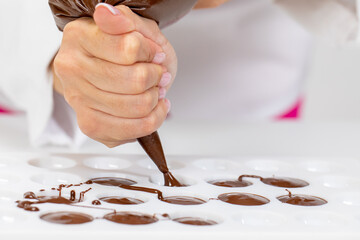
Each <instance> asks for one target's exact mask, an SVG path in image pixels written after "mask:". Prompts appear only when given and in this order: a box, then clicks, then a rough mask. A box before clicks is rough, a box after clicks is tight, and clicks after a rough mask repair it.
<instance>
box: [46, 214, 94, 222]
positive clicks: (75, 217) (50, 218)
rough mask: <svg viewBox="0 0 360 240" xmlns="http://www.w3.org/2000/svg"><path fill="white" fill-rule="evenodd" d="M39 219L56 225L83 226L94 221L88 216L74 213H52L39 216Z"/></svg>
mask: <svg viewBox="0 0 360 240" xmlns="http://www.w3.org/2000/svg"><path fill="white" fill-rule="evenodd" d="M40 218H41V219H42V220H44V221H47V222H51V223H57V224H83V223H88V222H92V221H93V220H94V218H93V217H92V216H90V215H87V214H84V213H76V212H53V213H47V214H44V215H41V216H40Z"/></svg>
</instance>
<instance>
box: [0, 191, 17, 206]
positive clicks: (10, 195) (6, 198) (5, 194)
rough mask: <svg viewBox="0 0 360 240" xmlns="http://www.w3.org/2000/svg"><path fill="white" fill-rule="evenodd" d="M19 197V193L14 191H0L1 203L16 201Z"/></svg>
mask: <svg viewBox="0 0 360 240" xmlns="http://www.w3.org/2000/svg"><path fill="white" fill-rule="evenodd" d="M17 198H18V195H17V194H16V193H14V192H10V191H0V204H1V203H9V202H10V201H14V200H16V199H17Z"/></svg>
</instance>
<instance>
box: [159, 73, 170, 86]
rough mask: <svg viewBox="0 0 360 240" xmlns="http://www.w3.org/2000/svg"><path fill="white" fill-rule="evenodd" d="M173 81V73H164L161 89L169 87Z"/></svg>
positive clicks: (160, 83)
mask: <svg viewBox="0 0 360 240" xmlns="http://www.w3.org/2000/svg"><path fill="white" fill-rule="evenodd" d="M171 79H172V76H171V73H169V72H166V73H164V74H163V75H162V77H161V80H160V82H159V87H161V88H162V87H163V88H164V87H166V86H167V85H169V84H170V82H171Z"/></svg>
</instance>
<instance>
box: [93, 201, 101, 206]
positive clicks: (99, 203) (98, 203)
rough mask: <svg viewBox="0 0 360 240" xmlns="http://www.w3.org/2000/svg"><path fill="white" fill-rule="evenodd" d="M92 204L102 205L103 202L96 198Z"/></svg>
mask: <svg viewBox="0 0 360 240" xmlns="http://www.w3.org/2000/svg"><path fill="white" fill-rule="evenodd" d="M91 204H92V205H96V206H99V205H101V202H100V201H99V200H94V201H92V202H91Z"/></svg>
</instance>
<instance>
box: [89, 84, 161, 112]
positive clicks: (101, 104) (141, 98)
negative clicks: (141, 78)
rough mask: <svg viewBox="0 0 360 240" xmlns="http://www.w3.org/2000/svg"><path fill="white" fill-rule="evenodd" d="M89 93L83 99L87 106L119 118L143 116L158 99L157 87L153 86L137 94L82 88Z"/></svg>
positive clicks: (154, 105)
mask: <svg viewBox="0 0 360 240" xmlns="http://www.w3.org/2000/svg"><path fill="white" fill-rule="evenodd" d="M84 90H87V91H88V92H94V94H89V95H88V96H87V98H86V99H85V101H86V102H87V105H88V107H90V108H92V109H95V110H98V111H101V112H104V113H106V114H109V115H112V116H115V117H121V118H128V119H134V118H143V117H146V116H147V115H149V114H150V113H151V112H152V111H153V110H154V108H155V107H156V105H157V104H158V101H159V96H160V91H159V88H157V87H154V88H151V89H149V90H147V91H146V92H144V93H142V94H139V95H122V94H113V93H107V92H103V91H99V90H97V89H91V86H90V87H89V89H84Z"/></svg>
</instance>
